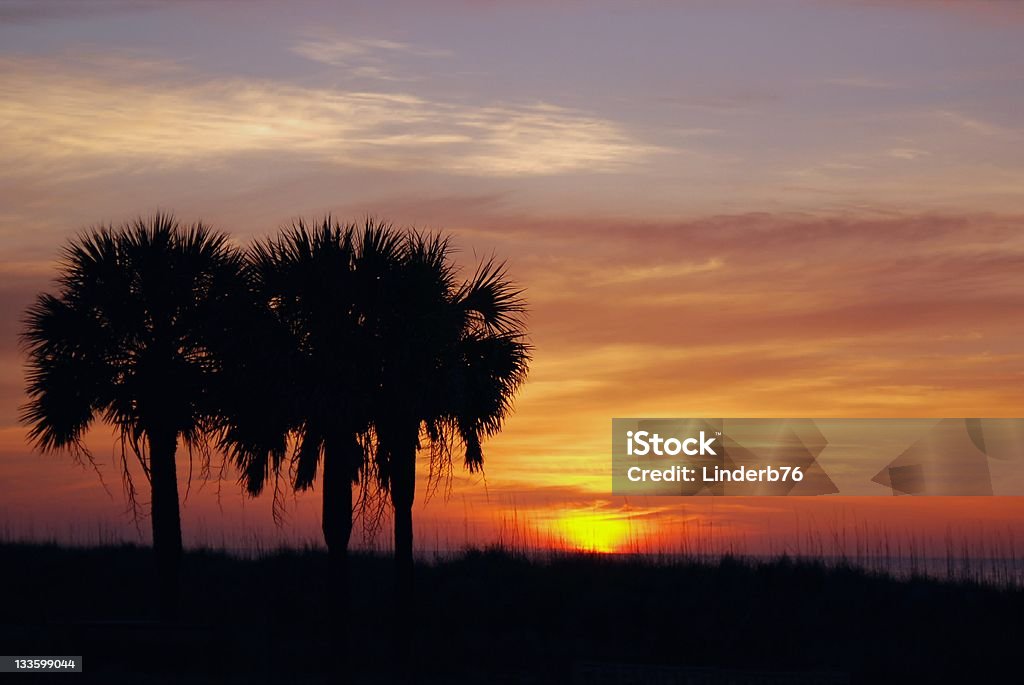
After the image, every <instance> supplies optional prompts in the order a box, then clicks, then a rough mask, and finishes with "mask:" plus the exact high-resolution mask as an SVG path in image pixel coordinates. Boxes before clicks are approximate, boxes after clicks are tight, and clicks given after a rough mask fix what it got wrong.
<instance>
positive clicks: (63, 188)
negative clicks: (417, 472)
mask: <svg viewBox="0 0 1024 685" xmlns="http://www.w3.org/2000/svg"><path fill="white" fill-rule="evenodd" d="M482 5H486V7H484V6H482ZM517 5H518V4H516V3H501V2H498V3H481V4H477V3H460V2H450V3H441V4H440V5H439V6H438V8H437V9H436V10H435V11H434V12H432V13H424V12H422V10H417V9H416V8H415V7H410V8H408V16H404V15H403V17H402V18H400V19H396V17H395V16H394V11H393V10H392V11H385V10H381V9H379V8H377V9H375V8H374V7H373V6H372V5H360V4H358V3H352V4H348V5H344V6H343V7H342V8H339V7H331V6H327V5H323V4H319V3H307V4H300V5H299V6H298V7H297V8H296V9H295V10H294V11H292V12H285V11H284V10H282V9H280V8H276V7H275V6H274V5H271V4H266V5H264V4H256V5H255V6H254V7H256V8H258V9H257V10H253V12H252V13H251V14H252V16H238V14H237V13H232V12H230V11H228V10H225V9H224V8H223V7H221V6H218V5H216V4H206V3H189V4H188V5H187V6H175V5H173V4H163V5H160V4H157V5H153V6H148V7H147V9H145V10H144V11H143V10H132V11H128V10H124V9H118V8H117V7H116V6H114V5H111V4H109V3H108V4H103V3H96V4H94V3H83V4H82V5H81V6H80V7H84V8H85V9H84V10H82V11H79V10H75V11H65V12H60V11H56V10H52V11H49V12H43V11H38V10H33V9H32V5H30V4H24V5H21V4H19V3H15V4H14V5H12V7H15V8H20V9H21V11H20V12H19V11H12V10H4V12H3V13H0V39H2V40H0V44H2V45H3V46H4V47H3V48H2V49H0V121H2V122H3V126H0V246H2V249H3V255H4V259H3V262H2V263H0V523H3V525H4V526H5V527H6V529H7V531H8V534H9V535H14V536H20V535H29V536H36V537H38V536H42V535H56V536H59V537H62V538H65V539H67V538H74V539H96V538H97V536H109V537H114V538H120V537H128V538H129V539H133V538H134V536H135V535H136V533H135V531H134V528H133V527H132V524H131V521H130V517H128V516H126V515H125V513H124V511H125V506H126V505H125V502H124V499H123V496H122V495H121V492H120V489H119V483H118V472H117V469H116V467H115V466H114V464H113V463H112V462H113V459H112V453H111V447H110V445H111V441H110V439H109V436H108V432H107V431H106V429H102V430H100V431H97V432H96V434H95V435H94V436H93V440H92V444H93V445H94V447H95V453H96V455H97V458H98V460H99V461H100V462H101V470H102V472H103V474H104V477H105V478H106V480H107V482H108V485H109V489H110V490H111V492H112V497H111V496H108V495H107V494H105V493H104V491H103V489H102V487H100V486H99V484H98V481H97V478H96V476H95V475H94V474H93V473H91V472H89V471H85V470H82V469H76V468H75V467H74V466H72V465H71V463H70V461H69V459H67V458H60V457H50V456H47V457H40V456H39V455H35V454H31V453H30V452H29V451H28V449H27V447H26V446H25V443H24V431H23V429H22V428H20V427H19V426H17V422H16V407H17V405H18V404H19V403H20V402H21V401H22V371H21V364H22V359H21V356H20V354H19V352H18V350H17V347H16V341H15V336H16V333H17V330H18V328H19V323H18V320H19V317H20V314H21V312H22V311H23V309H24V307H25V306H26V305H27V303H28V302H30V301H31V298H32V297H33V295H34V294H35V293H37V292H39V291H40V290H42V289H44V288H46V287H48V281H49V279H50V278H52V276H53V273H54V272H53V262H54V259H55V257H56V256H57V253H58V250H59V246H60V245H61V243H62V242H63V241H64V240H66V239H67V238H68V237H69V236H72V235H74V233H75V232H76V231H78V230H80V229H82V228H83V227H86V226H88V225H91V224H94V223H96V222H101V221H115V222H117V221H121V220H124V219H127V218H130V217H132V216H134V215H137V214H139V213H149V212H151V211H153V210H154V209H156V208H165V209H173V210H175V211H177V212H178V214H179V215H180V216H181V218H183V219H185V220H193V219H197V218H202V219H204V220H206V221H210V222H212V223H213V224H214V225H215V226H216V227H217V228H220V229H223V230H227V231H230V232H231V233H232V234H233V235H235V236H236V237H237V239H238V240H239V242H241V243H245V242H246V241H248V240H249V239H251V238H252V237H259V236H264V235H267V234H269V233H270V232H272V231H273V230H275V228H276V227H278V226H280V225H281V224H284V223H287V222H288V221H290V220H291V219H292V218H294V217H295V216H298V215H304V216H307V217H311V216H316V215H318V214H322V213H324V212H327V211H332V212H334V213H335V214H336V215H337V216H340V217H345V218H347V217H351V218H353V219H359V218H360V217H362V216H364V215H366V214H373V215H376V216H378V217H382V218H387V219H390V220H392V221H394V222H396V223H399V224H401V225H416V226H419V227H430V228H444V229H446V230H448V231H450V232H451V233H453V234H454V235H455V242H456V244H457V245H458V246H459V247H460V248H461V249H462V253H461V257H460V258H461V260H462V261H463V263H464V264H466V265H467V266H468V265H472V264H473V263H474V261H475V260H476V258H478V257H479V256H482V255H489V254H491V253H492V252H493V253H495V254H497V255H498V256H500V257H503V258H508V259H509V267H510V270H511V273H512V275H513V276H514V277H515V278H516V279H518V280H519V281H520V282H522V284H523V285H524V286H525V287H526V288H527V297H528V299H529V302H530V306H531V315H530V323H529V327H530V330H531V337H532V342H533V344H534V345H535V347H536V359H535V361H534V364H533V367H532V370H531V375H530V380H529V382H528V384H527V385H526V387H525V388H524V390H523V392H522V394H521V395H520V397H519V399H518V401H517V411H516V414H515V415H514V416H513V417H512V419H511V420H510V421H509V422H508V425H507V428H506V430H505V431H504V432H503V433H502V434H501V435H500V436H499V437H497V438H495V439H493V440H492V441H491V442H490V443H489V444H487V445H485V454H486V457H487V470H486V479H483V478H479V477H468V476H467V475H466V474H463V473H461V472H459V471H457V472H456V473H455V478H454V480H453V482H452V483H451V491H450V496H449V498H448V499H447V501H445V498H444V497H442V496H441V495H440V494H438V495H437V496H435V497H434V498H433V500H431V502H430V503H429V504H426V505H424V504H423V503H422V502H421V504H420V505H418V508H417V516H418V521H419V531H420V534H419V541H420V544H421V545H422V546H424V547H430V546H434V545H436V546H445V547H447V546H451V545H460V544H462V543H463V542H465V541H473V542H477V543H481V542H489V541H493V540H495V539H497V538H499V537H501V538H502V539H503V540H506V541H509V540H510V539H512V538H511V536H513V535H517V536H519V538H517V539H518V540H519V541H520V542H525V543H530V544H533V543H537V544H559V543H561V542H565V543H568V544H570V545H573V546H583V547H591V548H596V549H601V550H613V549H626V548H630V547H631V546H637V545H640V546H643V545H648V546H650V547H657V546H662V547H669V548H673V547H674V546H675V545H676V544H677V543H678V542H679V541H680V540H682V539H684V538H687V539H702V538H701V537H700V536H701V535H706V534H708V535H713V536H715V537H716V539H717V540H719V541H722V540H723V539H731V540H734V541H737V542H735V544H743V545H745V546H747V547H748V548H751V549H764V548H766V547H771V548H772V549H780V548H793V549H795V548H796V545H797V544H798V540H799V539H800V536H801V534H802V533H801V532H800V531H802V530H804V531H805V530H806V527H807V526H808V525H813V526H815V527H817V529H818V530H821V531H829V530H832V529H834V528H835V527H836V526H838V527H839V528H841V529H843V530H847V531H853V530H856V529H866V530H871V531H874V532H872V533H871V536H872V537H873V539H880V535H881V533H880V532H879V530H880V528H879V527H883V526H884V527H886V528H889V529H892V530H894V531H898V532H899V533H900V534H905V535H912V534H921V535H928V536H929V537H930V539H933V540H938V539H940V538H942V537H943V536H944V535H945V531H946V530H947V528H950V527H952V528H955V529H956V530H957V531H960V532H961V533H962V534H963V536H965V537H967V538H968V539H974V540H977V539H982V538H985V536H989V537H991V536H994V535H996V534H997V532H999V534H1002V533H1003V532H1006V531H1010V530H1014V531H1017V532H1018V533H1024V529H1022V526H1021V524H1020V523H1018V521H1020V520H1021V519H1022V517H1021V514H1024V503H1018V500H1017V499H1015V498H994V499H991V500H986V501H983V500H959V499H958V500H955V501H954V500H915V501H909V500H905V499H903V498H900V499H899V501H893V498H886V499H875V498H863V499H828V500H827V501H781V500H772V501H766V500H739V499H733V500H721V501H716V502H710V501H708V500H706V499H700V500H694V501H689V500H685V501H684V500H678V499H665V498H659V499H658V500H657V501H644V502H633V501H630V502H627V501H624V500H622V499H621V498H612V497H610V496H609V494H608V493H609V490H610V455H609V448H610V445H609V428H610V419H611V418H612V417H613V416H752V417H753V416H773V417H774V416H850V417H861V416H901V417H902V416H906V417H918V416H919V417H928V416H991V417H1013V416H1021V415H1022V409H1024V383H1022V381H1024V355H1022V348H1021V343H1020V341H1021V340H1022V339H1024V319H1022V317H1021V316H1020V312H1021V311H1024V306H1022V305H1024V288H1022V285H1024V268H1022V267H1024V231H1022V227H1024V194H1022V193H1021V192H1020V188H1021V187H1022V181H1024V154H1022V153H1024V149H1022V147H1024V129H1021V128H1020V123H1019V117H1014V116H1013V112H1019V111H1021V110H1020V108H1021V106H1022V105H1024V91H1022V89H1021V80H1020V79H1021V77H1020V74H1021V73H1024V69H1022V67H1024V48H1022V46H1021V42H1020V41H1019V29H1020V21H1021V19H1022V17H1021V15H1020V13H1019V12H1017V11H1016V10H1013V9H1012V8H1009V9H1008V8H1007V4H1006V3H956V2H954V3H943V4H941V5H935V6H933V5H931V4H929V3H914V2H903V3H891V4H887V3H875V4H867V5H863V4H859V3H845V2H836V3H813V2H793V3H782V4H781V5H780V6H778V7H776V8H775V9H773V11H772V12H770V13H769V12H765V10H764V8H763V6H761V7H759V5H758V4H757V3H742V2H735V3H718V4H710V3H694V4H693V5H691V6H689V7H688V8H685V9H681V8H670V7H666V6H664V5H663V4H660V3H639V4H638V5H637V7H636V8H633V9H631V10H629V11H619V12H616V11H613V10H612V9H611V8H609V7H605V6H602V5H601V4H600V3H595V4H589V3H588V4H586V5H584V4H577V3H551V4H547V3H538V4H534V3H530V5H531V7H530V8H529V10H524V9H522V8H521V7H519V6H517ZM428 14H429V15H430V16H427V15H428ZM538 18H540V20H541V24H538ZM539 25H543V26H544V27H546V29H545V30H538V28H537V27H538V26H539ZM186 26H187V27H190V28H189V32H183V31H182V27H186ZM751 26H758V27H760V28H759V30H758V32H756V33H752V32H751V30H750V27H751ZM193 27H194V28H193ZM114 37H116V38H117V40H113V38H114ZM716 37H717V39H716ZM527 40H529V41H531V42H530V43H529V44H530V45H531V49H530V50H526V49H525V48H524V47H523V46H524V45H526V41H527ZM113 45H116V46H117V47H116V48H115V47H112V46H113ZM602 46H603V47H602ZM183 475H184V472H183ZM197 487H198V485H196V486H194V488H193V492H192V493H191V495H190V498H189V501H188V502H187V503H186V506H185V509H184V518H185V528H186V539H187V540H189V541H191V543H192V544H203V543H208V544H220V543H221V542H222V541H225V542H227V543H228V544H232V545H242V546H244V545H249V544H251V543H252V541H253V540H255V539H259V540H261V541H263V544H267V545H271V544H274V543H275V541H286V542H290V543H296V542H304V541H310V542H315V541H317V537H318V535H317V513H316V503H315V496H316V495H315V493H314V494H313V495H312V496H305V497H302V498H300V499H299V500H297V501H294V502H292V503H291V505H290V515H289V518H288V521H287V522H286V523H285V525H284V526H283V527H280V528H278V527H275V526H274V525H273V523H272V521H271V518H270V506H269V502H268V498H263V499H261V500H256V501H249V502H245V501H244V500H243V499H242V497H241V495H240V493H239V491H238V489H237V487H236V486H235V485H234V480H233V476H232V477H229V479H228V481H227V482H226V483H225V484H224V487H223V489H222V494H221V498H220V500H221V501H220V505H218V501H217V498H216V497H215V495H214V489H215V488H214V486H213V484H209V485H207V486H206V487H205V488H204V489H203V490H202V491H199V492H197V491H196V488H197ZM421 491H422V490H421ZM879 494H880V495H884V494H885V492H884V489H882V488H881V487H880V492H879ZM652 499H653V498H652ZM712 508H713V509H712ZM222 510H223V511H222ZM836 521H842V522H843V523H841V524H837V523H835V522H836ZM853 522H856V523H853ZM830 526H831V528H830ZM858 527H859V528H858ZM696 530H701V531H704V532H702V533H699V534H696V533H695V532H694V531H696ZM1007 534H1008V533H1007ZM144 536H145V525H143V539H144ZM530 536H532V538H531V537H530ZM524 537H525V538H527V539H525V540H523V539H522V538H524ZM738 541H742V543H741V542H738ZM730 544H732V543H730Z"/></svg>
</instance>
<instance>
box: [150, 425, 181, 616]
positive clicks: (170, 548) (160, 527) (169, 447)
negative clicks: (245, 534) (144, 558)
mask: <svg viewBox="0 0 1024 685" xmlns="http://www.w3.org/2000/svg"><path fill="white" fill-rule="evenodd" d="M147 438H148V440H149V464H150V485H151V487H152V497H151V517H150V518H151V519H152V523H153V551H154V553H155V555H156V566H157V568H156V572H157V582H158V585H159V595H160V616H161V618H163V619H164V620H174V619H176V618H177V616H178V600H179V596H178V593H179V585H178V584H179V579H178V574H179V571H180V566H181V511H180V508H179V504H178V472H177V468H176V466H175V461H174V453H175V451H176V450H177V448H178V436H177V434H176V433H175V432H174V431H163V432H160V431H149V433H148V436H147Z"/></svg>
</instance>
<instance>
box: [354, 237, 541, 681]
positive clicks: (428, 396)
mask: <svg viewBox="0 0 1024 685" xmlns="http://www.w3.org/2000/svg"><path fill="white" fill-rule="evenodd" d="M450 251H451V250H450V247H449V244H448V241H447V240H446V239H443V238H441V237H440V236H436V235H435V236H430V235H425V234H418V233H413V234H411V235H410V236H409V237H408V239H407V241H406V248H405V254H404V259H403V264H402V269H401V270H400V271H399V272H397V278H396V281H397V282H396V284H395V285H393V286H392V292H391V293H390V295H391V297H390V298H389V301H390V303H391V304H390V306H389V312H388V315H387V316H385V319H384V321H385V323H384V324H383V325H382V330H383V332H384V335H383V336H382V342H383V345H384V348H383V351H382V355H383V360H382V380H381V387H380V391H379V393H378V400H377V401H378V409H377V411H376V412H375V418H374V426H375V430H376V435H377V439H378V449H377V453H376V458H377V471H378V477H379V479H380V485H381V486H382V487H383V488H384V489H386V490H388V491H390V494H391V500H392V503H393V505H394V541H395V570H396V592H395V601H396V608H397V612H396V613H397V615H396V626H395V628H396V642H397V644H396V649H397V650H398V652H399V653H400V654H401V655H402V656H403V657H404V658H405V660H406V662H407V663H408V662H409V661H410V659H411V624H412V610H413V596H414V595H413V585H414V583H413V525H412V506H413V502H414V500H415V493H416V456H417V452H418V451H419V448H420V446H421V441H420V438H421V435H422V436H423V437H425V438H426V439H427V440H428V441H429V444H430V446H431V454H432V457H433V458H436V459H440V460H442V461H447V460H450V458H451V454H452V451H453V447H456V446H457V443H461V444H462V446H463V447H464V457H465V466H466V467H467V468H468V469H469V470H470V471H471V472H473V471H477V470H478V469H480V468H481V467H482V465H483V450H482V446H481V445H482V441H483V439H484V438H485V437H487V436H490V435H494V434H496V433H497V432H498V431H499V430H500V429H501V426H502V423H503V421H504V419H505V418H506V417H507V416H508V415H509V414H510V413H511V411H512V399H513V397H514V395H515V393H516V391H517V389H518V388H519V386H520V385H521V384H522V383H523V381H524V380H525V378H526V373H527V367H528V364H529V360H530V348H529V345H528V344H527V343H526V342H525V331H524V328H523V316H522V315H523V313H524V311H525V303H524V301H523V300H522V298H521V291H520V290H519V289H518V288H516V287H515V285H514V284H513V283H512V282H511V281H509V280H508V278H507V276H506V272H505V268H504V265H502V264H498V263H496V262H494V261H493V260H491V261H487V262H485V263H484V264H483V265H481V266H480V267H479V268H478V269H477V271H476V272H475V273H474V275H473V277H472V278H471V279H469V280H468V281H467V282H465V283H463V284H461V285H457V283H456V278H455V273H454V270H453V267H452V266H451V261H450ZM440 466H441V468H445V466H446V465H445V464H441V465H440Z"/></svg>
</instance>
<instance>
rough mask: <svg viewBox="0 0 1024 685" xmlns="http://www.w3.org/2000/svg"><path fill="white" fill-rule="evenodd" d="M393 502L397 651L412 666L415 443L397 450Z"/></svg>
mask: <svg viewBox="0 0 1024 685" xmlns="http://www.w3.org/2000/svg"><path fill="white" fill-rule="evenodd" d="M394 456H395V457H396V458H395V459H394V464H393V466H392V469H393V470H392V473H391V501H392V503H393V504H394V506H395V633H394V635H395V651H396V654H395V656H396V658H398V659H399V660H400V663H402V664H403V665H405V666H406V667H407V668H409V669H411V666H412V636H413V625H414V620H415V613H416V612H415V602H416V595H415V578H414V571H413V558H412V542H413V535H412V505H413V500H414V499H415V498H416V444H415V442H413V443H412V444H411V445H409V446H404V445H403V446H401V448H400V449H399V450H397V451H396V452H395V455H394Z"/></svg>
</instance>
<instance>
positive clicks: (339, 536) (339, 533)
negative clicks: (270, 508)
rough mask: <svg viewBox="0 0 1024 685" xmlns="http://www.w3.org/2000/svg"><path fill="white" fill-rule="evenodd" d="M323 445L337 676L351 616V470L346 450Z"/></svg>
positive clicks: (345, 661)
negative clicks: (349, 556)
mask: <svg viewBox="0 0 1024 685" xmlns="http://www.w3.org/2000/svg"><path fill="white" fill-rule="evenodd" d="M338 447H339V445H337V444H335V443H333V442H326V443H325V445H324V476H323V478H324V494H323V531H324V542H325V543H326V544H327V570H328V580H327V592H328V602H329V604H328V607H329V609H330V616H329V617H328V621H329V623H330V625H331V629H332V631H333V632H334V637H335V640H334V644H335V650H336V651H335V652H334V654H333V655H332V656H331V659H332V660H333V670H334V671H335V674H336V676H338V679H339V680H343V679H344V678H345V677H347V675H348V671H347V669H348V667H349V657H350V655H349V644H350V635H349V631H350V627H351V618H350V615H349V613H350V612H349V604H350V602H349V592H350V589H349V563H348V543H349V539H350V538H351V536H352V470H351V466H352V464H351V455H350V454H348V450H346V449H344V448H342V449H338Z"/></svg>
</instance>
